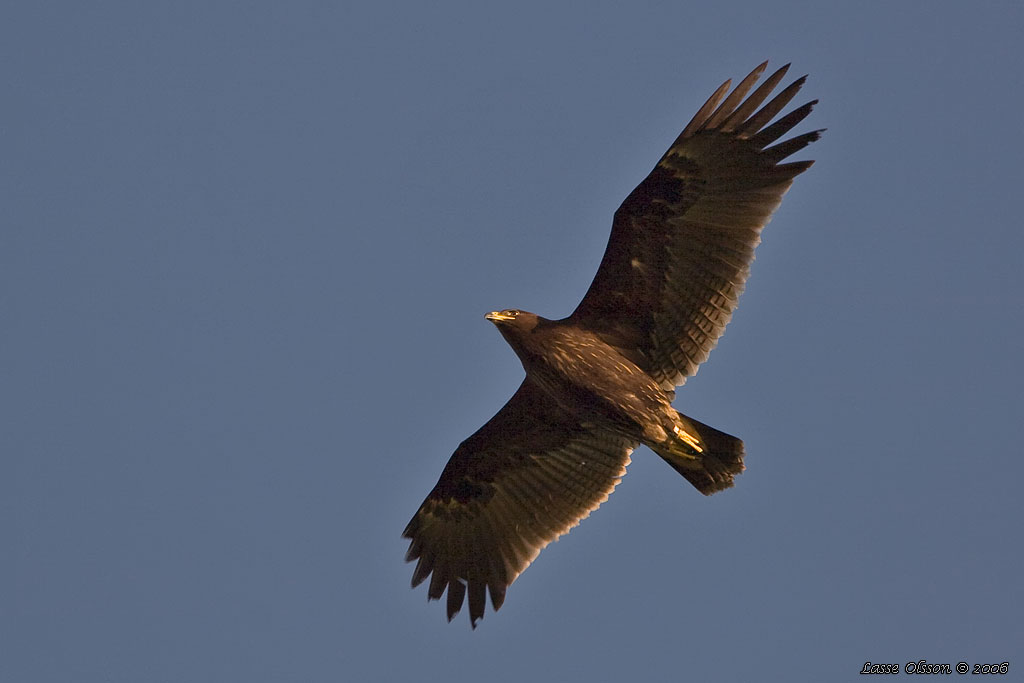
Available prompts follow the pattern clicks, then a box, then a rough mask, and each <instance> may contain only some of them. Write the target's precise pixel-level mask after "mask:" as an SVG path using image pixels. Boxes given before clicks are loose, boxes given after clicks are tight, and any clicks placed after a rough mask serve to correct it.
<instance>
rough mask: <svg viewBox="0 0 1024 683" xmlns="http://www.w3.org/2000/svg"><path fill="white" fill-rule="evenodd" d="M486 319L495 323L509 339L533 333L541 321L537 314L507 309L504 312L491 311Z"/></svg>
mask: <svg viewBox="0 0 1024 683" xmlns="http://www.w3.org/2000/svg"><path fill="white" fill-rule="evenodd" d="M484 317H485V318H487V319H488V320H490V321H491V322H492V323H494V324H495V325H496V326H497V327H498V330H499V331H500V332H501V334H502V335H503V336H504V337H506V338H508V336H509V335H510V334H511V335H513V336H520V335H523V334H527V333H529V332H531V331H532V330H533V329H534V328H535V327H537V323H538V322H540V320H541V318H540V316H539V315H537V314H535V313H529V312H527V311H520V310H519V309H516V308H506V309H505V310H502V311H491V312H490V313H488V314H487V315H485V316H484Z"/></svg>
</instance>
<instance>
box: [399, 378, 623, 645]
mask: <svg viewBox="0 0 1024 683" xmlns="http://www.w3.org/2000/svg"><path fill="white" fill-rule="evenodd" d="M635 446H636V444H635V443H630V442H629V441H628V440H626V439H623V438H622V437H621V436H617V435H614V434H612V433H610V432H606V431H603V430H600V429H596V428H594V427H592V426H588V425H584V424H580V423H579V422H577V421H575V420H573V419H572V418H571V417H570V416H569V415H568V414H567V413H566V412H565V411H563V410H562V409H561V408H559V407H558V405H557V404H556V403H555V402H554V401H553V400H552V399H551V398H549V397H548V395H547V394H546V393H545V392H544V391H543V390H541V389H540V388H539V387H537V386H536V385H535V384H534V383H533V381H532V380H530V379H529V378H527V379H526V380H525V381H524V382H523V384H522V385H521V386H520V387H519V390H518V391H517V392H516V393H515V395H514V396H512V398H510V399H509V401H508V403H506V404H505V406H504V407H503V408H502V409H501V410H500V411H498V413H497V414H496V415H495V416H494V417H492V418H491V419H490V421H488V422H487V424H485V425H484V426H483V427H481V428H480V430H479V431H477V432H476V433H475V434H473V435H472V436H471V437H469V438H468V439H466V440H465V441H463V442H462V444H461V445H460V446H459V448H458V449H457V450H456V451H455V454H454V455H453V456H452V457H451V460H449V461H448V464H447V465H446V466H445V468H444V472H442V473H441V478H440V480H438V482H437V486H435V487H434V490H433V491H431V492H430V495H428V496H427V499H426V500H424V501H423V505H421V506H420V509H419V510H418V511H417V512H416V515H415V516H414V517H413V518H412V521H410V522H409V525H408V526H407V527H406V528H405V531H404V532H403V536H405V537H406V538H409V539H411V541H412V542H411V543H410V544H409V552H408V553H407V554H406V560H407V561H410V562H411V561H413V560H419V561H418V562H417V564H416V569H415V571H414V572H413V577H412V585H413V586H417V585H419V584H420V583H421V582H422V581H424V580H425V579H426V578H427V577H428V576H430V575H431V573H433V576H432V577H431V579H430V588H429V591H428V593H427V598H428V599H434V600H437V599H440V597H441V596H442V595H443V594H444V591H445V588H447V589H448V620H449V621H450V620H451V618H452V617H453V616H454V615H455V614H456V613H457V612H458V611H459V610H460V609H461V608H462V601H463V599H464V597H465V595H466V591H467V589H468V591H469V617H470V621H471V623H472V624H473V626H474V627H475V626H476V622H477V620H478V619H480V618H481V617H482V616H483V614H484V602H485V592H489V593H490V595H491V604H492V605H493V606H494V609H495V610H497V609H498V608H499V607H501V604H502V603H503V602H504V600H505V589H506V588H507V587H508V586H509V584H511V583H512V582H513V581H515V579H516V577H517V576H519V574H520V573H522V571H523V570H524V569H526V567H527V566H528V565H529V564H530V563H531V562H532V561H533V560H534V558H535V557H537V554H538V553H540V551H541V549H542V548H544V546H546V545H547V544H548V543H550V542H551V541H554V540H555V539H557V538H558V537H559V536H561V535H562V534H564V533H566V532H568V531H569V530H570V529H571V528H573V527H574V526H576V525H577V524H578V523H579V522H580V520H582V519H583V518H585V517H586V516H587V515H589V514H590V513H591V511H593V510H595V509H597V507H598V506H599V505H600V504H601V503H603V502H604V501H605V500H607V499H608V494H610V493H611V492H612V489H614V488H615V485H616V484H618V482H619V478H620V477H622V475H623V474H625V472H626V465H628V464H629V454H630V452H632V450H633V448H634V447H635Z"/></svg>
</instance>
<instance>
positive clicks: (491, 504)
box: [403, 62, 822, 628]
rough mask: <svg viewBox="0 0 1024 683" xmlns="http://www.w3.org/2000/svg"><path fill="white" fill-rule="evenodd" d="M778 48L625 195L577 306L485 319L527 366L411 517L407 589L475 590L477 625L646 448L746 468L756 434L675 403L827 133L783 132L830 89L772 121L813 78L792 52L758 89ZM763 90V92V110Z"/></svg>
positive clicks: (713, 472)
mask: <svg viewBox="0 0 1024 683" xmlns="http://www.w3.org/2000/svg"><path fill="white" fill-rule="evenodd" d="M767 64H768V63H767V62H765V63H764V64H761V65H760V66H758V67H757V68H756V69H754V70H753V71H752V72H751V73H750V75H749V76H747V77H746V78H744V79H743V80H742V81H741V82H740V83H739V85H737V86H736V88H735V89H734V90H733V91H732V92H731V93H730V92H729V86H730V84H731V83H730V81H726V82H725V83H723V84H722V85H721V87H719V88H718V90H716V91H715V93H714V94H713V95H712V96H711V97H710V98H709V99H708V101H707V102H706V103H705V104H704V106H702V107H701V108H700V110H699V111H698V112H697V114H696V115H695V116H694V117H693V120H692V121H690V123H689V124H687V126H686V128H684V129H683V132H682V133H680V135H679V137H678V138H676V140H675V142H673V143H672V146H671V147H669V149H668V151H667V152H665V155H664V156H663V157H662V158H661V160H660V161H658V164H657V165H656V166H655V167H654V170H653V171H651V173H650V175H648V176H647V178H645V179H644V181H643V182H642V183H640V185H638V186H637V188H636V189H635V190H633V192H632V193H630V195H629V196H628V197H626V200H625V201H624V202H623V203H622V205H621V206H620V207H619V209H618V211H616V212H615V217H614V220H613V222H612V232H611V237H610V239H609V241H608V247H607V249H606V250H605V254H604V258H603V259H602V261H601V264H600V266H599V267H598V270H597V274H596V275H595V276H594V281H593V282H592V283H591V285H590V289H589V290H587V293H586V294H585V295H584V297H583V300H582V301H581V302H580V304H579V306H577V307H576V310H575V311H573V312H572V314H571V315H570V316H568V317H567V318H563V319H561V320H548V319H546V318H543V317H541V316H539V315H535V314H533V313H528V312H526V311H520V310H517V309H505V310H501V311H493V312H491V313H488V314H487V316H486V318H487V319H488V320H490V321H491V322H492V323H494V324H495V325H496V326H497V327H498V331H499V332H500V333H501V335H502V336H503V337H504V338H505V340H506V341H507V342H508V344H509V345H510V346H511V347H512V349H513V350H514V351H515V352H516V355H518V356H519V359H520V360H521V361H522V364H523V368H524V370H525V371H526V378H525V379H524V380H523V383H522V384H521V385H520V387H519V389H518V390H517V391H516V393H515V394H514V395H513V396H512V398H510V399H509V401H508V403H506V404H505V405H504V407H502V408H501V410H499V411H498V413H497V414H496V415H495V416H494V417H492V418H491V419H490V420H489V421H488V422H487V424H485V425H484V426H483V427H481V428H480V429H479V430H478V431H477V432H476V433H475V434H473V435H472V436H470V437H469V438H468V439H466V440H465V441H463V442H462V443H461V444H460V445H459V447H458V449H456V451H455V454H454V455H452V457H451V459H450V460H449V461H448V464H447V465H446V466H445V468H444V471H443V472H442V473H441V478H440V479H439V480H438V482H437V485H436V486H434V488H433V490H432V491H431V492H430V494H429V495H427V498H426V500H424V501H423V504H422V505H421V506H420V508H419V510H417V511H416V514H415V516H414V517H413V518H412V520H411V521H410V522H409V525H408V526H407V527H406V528H405V531H404V533H403V536H404V537H405V538H408V539H409V540H410V544H409V550H408V553H407V554H406V560H407V561H410V562H412V561H416V568H415V570H414V571H413V576H412V585H413V587H415V586H417V585H419V584H420V583H422V582H423V581H426V580H427V578H428V577H429V578H430V583H429V588H428V591H427V599H428V600H438V599H440V598H441V597H442V595H444V592H445V590H446V589H447V591H448V598H447V615H448V620H449V621H451V619H452V617H454V616H455V614H457V613H458V612H459V610H461V609H462V604H463V602H464V600H465V597H466V594H467V593H468V594H469V618H470V623H471V625H472V626H473V627H474V628H476V623H477V621H478V620H479V619H480V618H481V617H483V615H484V606H485V603H486V598H487V595H488V594H489V595H490V598H491V605H492V606H493V608H494V610H495V611H497V610H498V609H499V608H500V607H501V605H502V603H504V601H505V592H506V589H507V588H508V586H509V585H510V584H511V583H512V582H513V581H515V579H516V577H518V576H519V575H520V574H521V573H522V572H523V570H525V569H526V567H527V566H529V564H530V563H531V562H532V561H533V560H534V559H535V558H536V557H537V555H538V553H540V551H541V550H542V549H543V548H544V547H545V546H546V545H547V544H548V543H550V542H551V541H554V540H555V539H557V538H558V537H559V536H561V535H562V534H565V533H567V532H568V531H569V530H570V529H572V528H573V527H574V526H576V525H577V524H579V522H580V520H582V519H583V518H585V517H587V515H589V514H590V513H591V512H592V511H593V510H595V509H597V507H598V506H599V505H601V503H603V502H604V501H605V500H607V499H608V495H609V494H610V493H611V492H612V489H614V488H615V486H616V484H618V482H619V479H620V478H621V477H622V475H624V474H625V473H626V465H628V464H629V461H630V458H629V456H630V453H632V451H633V449H634V448H636V447H637V446H638V445H639V444H644V445H645V446H647V447H648V448H650V449H651V450H653V451H654V452H655V453H657V454H658V455H659V456H661V458H662V459H664V460H665V462H667V463H668V464H669V465H670V466H671V467H672V468H673V469H675V470H676V471H677V472H679V473H680V474H681V475H683V477H685V478H686V480H687V481H689V482H690V483H691V484H693V486H694V487H696V488H697V490H698V491H700V492H701V493H703V494H705V495H710V494H712V493H715V492H717V491H721V490H723V489H726V488H728V487H730V486H732V485H733V478H734V477H735V476H736V475H737V474H739V473H740V472H742V471H743V456H744V450H743V442H742V441H740V440H739V439H737V438H735V437H733V436H730V435H728V434H725V433H723V432H720V431H718V430H717V429H714V428H713V427H709V426H708V425H705V424H702V423H701V422H698V421H697V420H695V419H693V418H691V417H687V416H685V415H683V414H682V413H679V412H677V411H676V410H675V409H674V408H672V400H673V399H674V398H675V387H677V386H679V385H681V384H682V383H683V382H685V381H686V378H687V377H689V376H691V375H693V374H695V373H696V372H697V368H698V366H699V365H700V364H701V363H703V362H704V360H705V359H707V357H708V354H709V353H710V352H711V349H712V348H713V347H714V346H715V344H716V343H717V341H718V338H719V337H720V336H721V335H722V333H723V331H724V330H725V326H726V324H727V323H728V322H729V319H730V318H731V317H732V313H733V311H734V310H735V309H736V304H737V300H738V298H739V295H740V293H741V291H742V290H743V286H744V283H745V282H746V280H747V276H748V275H749V273H750V264H751V262H752V261H753V260H754V248H755V247H756V246H757V244H758V243H759V242H760V240H761V237H760V234H761V229H762V228H763V227H764V226H765V224H766V223H768V221H769V219H770V218H771V215H772V212H774V211H775V209H776V208H777V207H778V206H779V203H780V202H781V201H782V196H783V195H784V194H785V193H786V191H787V190H788V189H789V187H790V185H792V183H793V179H794V178H795V177H796V176H797V175H799V174H800V173H803V172H804V171H806V170H807V169H808V168H809V167H810V166H811V164H812V163H813V162H812V161H797V162H790V163H781V162H782V161H783V160H784V159H786V158H787V157H789V156H790V155H792V154H794V153H796V152H798V151H800V150H801V149H803V148H804V147H806V146H807V145H808V144H810V143H811V142H813V141H815V140H817V139H818V138H819V137H820V135H821V132H822V131H820V130H818V131H813V132H810V133H804V134H802V135H797V136H795V137H791V138H789V139H787V140H784V141H782V142H778V140H779V139H780V138H781V137H782V136H784V135H786V134H787V133H789V132H790V131H791V130H792V129H793V128H794V126H796V125H797V124H798V123H800V122H801V121H802V120H803V119H804V118H805V117H806V116H807V115H808V114H810V112H811V109H812V107H813V106H814V105H815V104H816V103H817V100H814V101H812V102H808V103H807V104H805V105H803V106H801V107H798V108H796V109H794V110H792V111H791V112H789V113H787V114H785V115H784V116H782V117H780V118H779V119H778V120H776V121H774V122H773V123H772V119H774V118H775V117H776V115H778V114H779V113H780V112H781V111H782V110H783V108H785V107H786V105H787V104H788V103H789V102H790V100H791V99H792V98H793V97H794V95H796V93H797V91H799V90H800V87H801V86H802V85H803V84H804V81H805V80H806V76H805V77H803V78H799V79H797V80H796V81H794V82H793V83H792V84H791V85H789V86H787V87H786V88H784V89H783V90H782V91H781V92H779V93H778V94H777V95H775V96H774V97H772V98H771V99H770V100H768V98H769V97H770V96H771V94H772V91H773V90H774V89H775V88H776V86H777V85H778V84H779V82H780V81H781V80H782V79H783V77H784V76H785V74H786V70H787V69H788V67H789V65H786V66H784V67H782V68H781V69H779V70H778V71H776V72H775V73H773V74H772V75H771V76H769V77H768V78H767V79H766V80H765V81H764V83H762V84H761V85H760V86H759V87H758V88H757V89H756V90H754V91H753V93H751V94H750V96H749V97H746V99H744V97H745V96H746V95H747V93H748V92H749V91H750V90H751V88H753V86H754V85H755V83H756V82H757V80H758V79H759V78H760V76H761V74H762V72H764V70H765V67H766V66H767ZM765 100H768V102H767V104H764V106H761V105H762V103H764V102H765Z"/></svg>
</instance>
